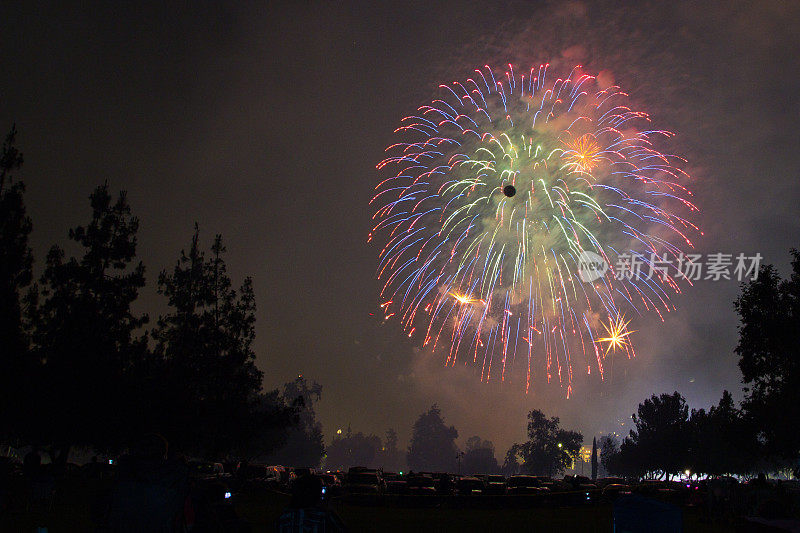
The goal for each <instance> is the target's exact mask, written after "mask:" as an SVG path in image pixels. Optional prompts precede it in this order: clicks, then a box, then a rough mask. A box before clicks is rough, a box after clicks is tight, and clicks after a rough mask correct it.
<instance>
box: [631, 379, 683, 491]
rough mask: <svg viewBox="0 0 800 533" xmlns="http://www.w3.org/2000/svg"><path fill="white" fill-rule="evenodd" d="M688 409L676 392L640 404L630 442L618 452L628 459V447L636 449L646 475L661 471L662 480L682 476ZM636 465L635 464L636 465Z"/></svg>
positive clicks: (635, 415) (634, 417)
mask: <svg viewBox="0 0 800 533" xmlns="http://www.w3.org/2000/svg"><path fill="white" fill-rule="evenodd" d="M688 421H689V407H688V406H687V405H686V400H685V399H684V398H683V396H681V395H680V394H679V393H678V392H677V391H676V392H675V393H673V394H662V395H660V396H655V395H653V396H652V397H650V398H649V399H647V400H645V401H644V402H642V403H640V404H639V408H638V411H637V413H636V414H634V415H633V423H634V425H635V426H636V430H635V431H634V430H631V432H630V438H629V439H626V441H625V442H623V445H622V447H621V452H622V453H623V455H625V454H626V452H628V455H627V457H631V454H630V452H631V451H632V450H631V445H633V446H635V447H636V453H635V454H634V455H635V456H637V457H639V458H640V459H641V460H642V461H643V462H641V463H640V466H641V467H642V468H644V469H645V470H647V471H651V472H654V471H660V472H661V475H662V476H670V475H671V474H675V473H679V472H683V471H684V470H685V469H687V468H689V466H690V463H691V460H690V457H689V439H688V434H689V433H688V430H689V426H688ZM636 462H638V461H636Z"/></svg>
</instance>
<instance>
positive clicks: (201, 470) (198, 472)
mask: <svg viewBox="0 0 800 533" xmlns="http://www.w3.org/2000/svg"><path fill="white" fill-rule="evenodd" d="M188 466H189V474H190V475H191V476H192V477H196V478H199V479H216V478H219V477H222V476H223V475H224V474H225V468H224V467H223V466H222V463H208V462H205V461H189V463H188Z"/></svg>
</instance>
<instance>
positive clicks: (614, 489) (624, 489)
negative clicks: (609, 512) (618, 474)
mask: <svg viewBox="0 0 800 533" xmlns="http://www.w3.org/2000/svg"><path fill="white" fill-rule="evenodd" d="M630 493H631V487H630V486H629V485H624V484H622V483H609V484H608V485H606V486H605V487H603V491H602V493H601V494H602V495H603V499H605V500H609V501H614V500H616V499H617V497H618V496H620V495H622V494H630Z"/></svg>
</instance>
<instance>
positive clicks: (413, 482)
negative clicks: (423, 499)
mask: <svg viewBox="0 0 800 533" xmlns="http://www.w3.org/2000/svg"><path fill="white" fill-rule="evenodd" d="M406 492H408V494H415V495H429V496H432V495H434V494H436V481H435V480H434V479H433V478H432V477H430V476H425V475H422V474H418V475H414V476H409V477H408V481H407V482H406Z"/></svg>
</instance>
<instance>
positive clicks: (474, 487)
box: [456, 476, 486, 496]
mask: <svg viewBox="0 0 800 533" xmlns="http://www.w3.org/2000/svg"><path fill="white" fill-rule="evenodd" d="M484 490H486V486H485V485H484V484H483V481H481V480H480V479H479V478H477V477H472V476H467V477H462V478H461V479H459V480H458V481H456V493H457V494H458V495H459V496H477V495H479V494H483V491H484Z"/></svg>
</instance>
